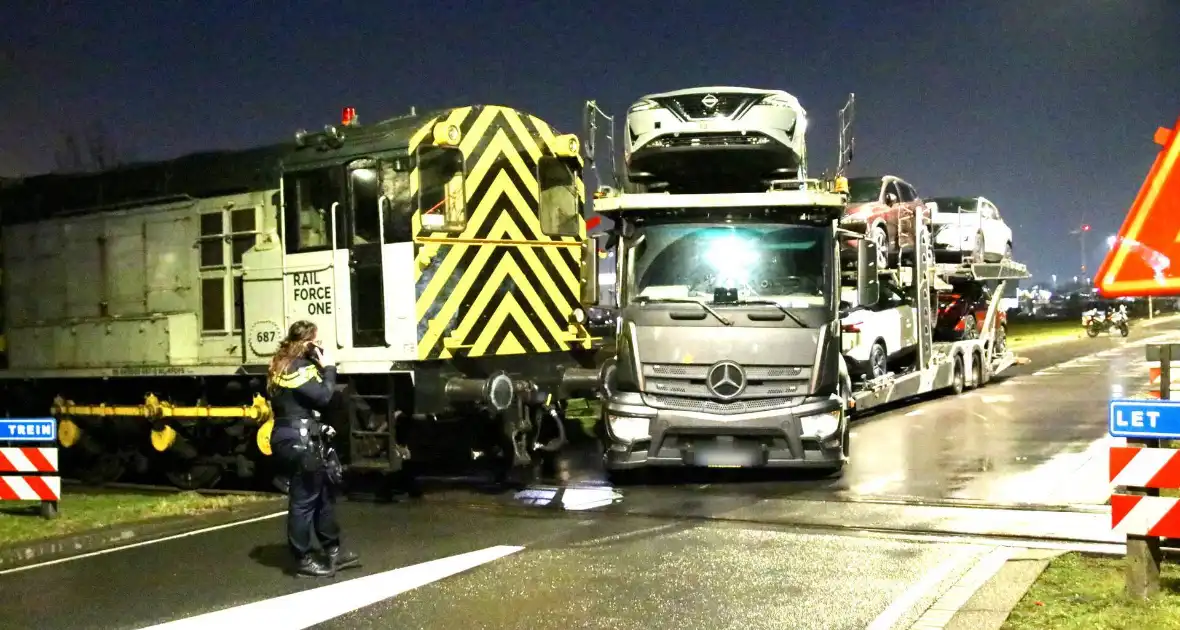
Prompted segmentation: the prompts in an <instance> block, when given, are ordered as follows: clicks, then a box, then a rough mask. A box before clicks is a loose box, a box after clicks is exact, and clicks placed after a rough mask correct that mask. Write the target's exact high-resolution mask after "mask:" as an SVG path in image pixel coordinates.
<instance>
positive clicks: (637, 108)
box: [627, 99, 660, 114]
mask: <svg viewBox="0 0 1180 630" xmlns="http://www.w3.org/2000/svg"><path fill="white" fill-rule="evenodd" d="M659 106H660V104H659V103H657V102H655V101H652V100H648V99H643V100H642V101H639V102H637V103H635V104H634V105H632V106H631V107H630V108H629V109H628V110H627V113H628V114H630V113H632V112H646V111H647V110H649V109H656V108H658V107H659Z"/></svg>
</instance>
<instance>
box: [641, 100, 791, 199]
mask: <svg viewBox="0 0 1180 630" xmlns="http://www.w3.org/2000/svg"><path fill="white" fill-rule="evenodd" d="M806 132H807V112H806V111H804V109H803V106H802V105H800V104H799V100H798V99H797V98H795V97H794V96H792V95H790V94H788V93H787V92H784V91H782V90H764V89H756V88H745V87H724V86H714V87H698V88H689V89H685V90H677V91H674V92H664V93H661V94H649V95H647V96H644V97H642V98H640V99H639V100H638V101H636V102H635V103H634V104H633V105H631V108H630V109H629V110H628V111H627V131H626V134H625V138H624V156H625V159H626V161H627V171H628V177H629V179H630V180H631V181H632V182H634V183H641V184H658V185H665V186H669V187H671V188H673V189H686V188H693V187H708V188H709V190H707V191H704V190H702V191H697V192H747V190H732V191H730V190H724V191H723V190H718V189H717V186H718V185H720V183H721V182H725V187H726V188H731V187H734V186H737V187H744V188H751V187H752V189H751V190H749V192H755V191H757V192H761V191H762V190H765V189H766V186H765V184H766V183H767V182H768V181H769V180H776V179H794V178H803V177H806V161H807V145H806V138H805V136H806Z"/></svg>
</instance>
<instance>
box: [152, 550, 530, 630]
mask: <svg viewBox="0 0 1180 630" xmlns="http://www.w3.org/2000/svg"><path fill="white" fill-rule="evenodd" d="M522 549H524V547H510V546H507V545H500V546H497V547H488V548H487V549H481V550H479V551H472V552H470V553H464V554H459V555H457V556H450V557H448V558H440V559H438V560H431V561H429V562H423V563H421V564H415V565H412V566H408V567H403V568H401V569H393V570H391V571H385V572H383V573H376V574H373V575H367V576H365V577H360V578H355V579H352V580H347V581H344V582H338V583H336V584H329V585H328V586H321V587H319V588H313V589H309V590H306V591H300V592H298V593H291V594H290V595H283V596H281V597H275V598H273V599H267V600H263V601H260V602H254V603H252V604H244V605H241V606H235V607H233V608H227V609H225V610H218V611H216V612H211V613H207V614H204V615H198V616H196V617H189V618H188V619H180V620H177V621H171V622H168V623H163V624H159V625H155V626H149V627H147V628H142V629H141V630H197V629H199V628H200V629H203V628H216V629H217V630H225V629H226V628H268V629H271V630H302V629H303V628H310V627H311V626H314V625H316V624H319V623H323V622H325V621H328V620H330V619H335V618H336V617H339V616H341V615H345V614H348V613H350V612H352V611H354V610H359V609H361V608H364V607H366V606H372V605H373V604H376V603H377V602H380V601H382V600H386V599H389V598H391V597H394V596H397V595H400V594H402V593H405V592H406V591H409V590H413V589H415V588H418V587H420V586H425V585H427V584H430V583H431V582H437V581H439V580H441V579H444V578H447V577H450V576H452V575H455V574H457V573H462V572H463V571H467V570H470V569H474V568H475V567H478V566H480V565H482V564H487V563H489V562H492V561H493V560H498V559H500V558H503V557H504V556H508V555H511V554H514V553H516V552H518V551H521V550H522Z"/></svg>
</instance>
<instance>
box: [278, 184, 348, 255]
mask: <svg viewBox="0 0 1180 630" xmlns="http://www.w3.org/2000/svg"><path fill="white" fill-rule="evenodd" d="M337 172H338V171H336V169H331V168H323V169H319V170H315V171H308V172H305V173H289V174H286V175H284V176H283V204H284V205H285V206H286V208H285V211H286V212H285V217H284V225H283V227H284V232H285V233H284V235H283V238H284V240H285V241H286V248H287V253H288V254H298V253H302V252H314V251H324V250H328V249H331V248H332V230H333V229H336V230H337V231H338V234H337V240H336V246H337V247H343V246H344V242H343V234H342V233H341V232H342V230H340V228H339V227H338V226H337V225H334V224H333V221H332V204H335V203H339V202H341V201H343V200H344V190H343V188H344V187H343V186H342V185H341V182H340V181H339V180H338V179H337ZM343 215H344V206H343V205H340V206H337V208H336V217H337V219H336V223H338V224H340V225H343V220H342V217H343Z"/></svg>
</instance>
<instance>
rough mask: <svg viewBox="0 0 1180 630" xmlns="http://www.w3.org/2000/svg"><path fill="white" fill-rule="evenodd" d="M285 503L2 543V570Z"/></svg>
mask: <svg viewBox="0 0 1180 630" xmlns="http://www.w3.org/2000/svg"><path fill="white" fill-rule="evenodd" d="M285 506H286V497H278V498H275V499H273V500H266V501H260V502H258V503H257V504H251V505H243V506H234V507H232V508H226V509H221V510H217V511H214V512H209V513H206V514H200V515H197V516H167V517H161V518H155V519H151V520H146V521H138V522H134V523H125V524H120V525H110V526H107V527H101V528H98V529H91V530H86V531H82V532H76V533H73V534H65V535H62V536H55V537H53V538H45V539H42V540H32V541H27V542H19V543H12V544H8V545H3V546H0V571H5V570H9V569H17V568H20V567H23V566H27V565H30V564H37V563H40V562H47V561H50V560H60V559H63V558H68V557H70V556H76V555H81V554H85V553H92V552H95V551H103V550H106V549H111V548H113V547H119V546H122V545H126V544H130V543H138V542H146V541H150V540H155V539H159V538H166V537H168V536H175V535H177V534H183V533H185V532H190V531H195V530H199V529H205V528H208V527H216V526H218V525H226V524H229V523H233V522H236V521H243V520H248V519H251V518H257V517H259V516H264V515H267V514H273V513H274V512H275V511H277V510H281V509H284V508H285Z"/></svg>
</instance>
